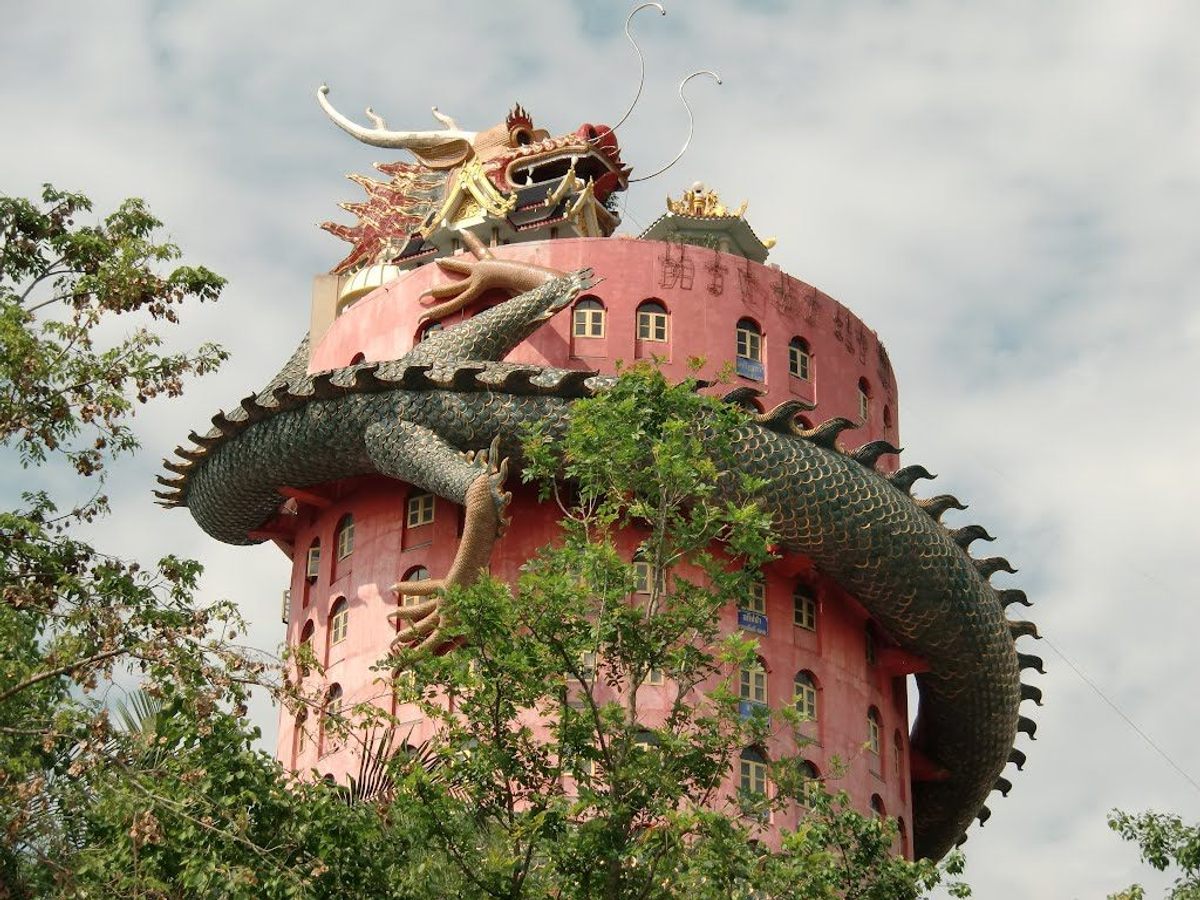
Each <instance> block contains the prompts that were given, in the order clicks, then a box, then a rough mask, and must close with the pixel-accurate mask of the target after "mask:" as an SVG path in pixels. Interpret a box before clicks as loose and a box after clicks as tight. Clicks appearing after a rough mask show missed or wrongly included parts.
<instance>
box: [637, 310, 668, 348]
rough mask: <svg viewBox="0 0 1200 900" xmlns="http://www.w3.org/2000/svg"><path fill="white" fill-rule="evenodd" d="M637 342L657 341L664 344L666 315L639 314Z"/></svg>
mask: <svg viewBox="0 0 1200 900" xmlns="http://www.w3.org/2000/svg"><path fill="white" fill-rule="evenodd" d="M638 340H639V341H658V342H660V343H665V342H666V340H667V317H666V314H665V313H656V312H639V313H638Z"/></svg>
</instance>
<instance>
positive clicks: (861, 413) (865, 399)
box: [858, 378, 871, 422]
mask: <svg viewBox="0 0 1200 900" xmlns="http://www.w3.org/2000/svg"><path fill="white" fill-rule="evenodd" d="M870 413H871V383H870V382H869V381H867V379H865V378H860V379H858V417H859V419H861V420H862V421H864V422H865V421H867V416H868V415H870Z"/></svg>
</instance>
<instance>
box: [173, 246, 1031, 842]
mask: <svg viewBox="0 0 1200 900" xmlns="http://www.w3.org/2000/svg"><path fill="white" fill-rule="evenodd" d="M486 262H488V261H486V260H485V261H481V263H480V264H477V265H482V264H483V263H486ZM459 265H460V266H461V263H460V264H459ZM459 271H462V269H461V268H460V269H459ZM587 284H588V279H587V276H586V274H584V273H576V274H574V275H570V276H564V277H560V278H550V277H548V276H547V278H546V279H545V280H544V283H543V284H542V285H541V286H539V287H535V288H532V289H529V290H525V291H524V292H522V293H520V294H518V296H516V297H514V298H513V299H511V300H508V301H506V302H504V303H502V304H500V305H498V306H496V307H494V308H492V309H490V310H488V311H486V312H484V313H481V314H479V315H477V316H475V317H474V318H472V319H470V320H468V321H466V322H464V323H462V324H460V325H458V326H455V327H454V328H451V329H447V330H445V331H443V332H440V333H438V334H437V335H436V336H434V337H432V338H431V339H430V340H428V341H425V342H423V343H421V344H419V345H417V346H416V347H415V348H414V349H413V350H412V351H411V352H410V353H408V354H406V355H405V356H404V357H402V358H400V359H398V360H394V361H389V362H382V363H374V364H367V365H356V366H350V367H347V368H345V369H339V370H336V371H334V372H326V373H321V374H318V375H308V374H307V373H306V372H305V362H306V360H307V356H308V353H307V346H306V344H302V345H301V347H300V348H299V350H298V351H297V352H296V354H295V355H294V356H293V358H292V360H291V361H290V362H289V363H288V364H287V365H286V366H285V367H284V369H283V371H282V372H281V373H280V374H279V375H278V376H277V377H276V378H275V379H273V380H272V382H271V383H270V384H268V385H267V387H266V388H265V389H264V391H263V392H262V393H261V394H259V395H252V396H251V397H249V398H247V399H246V400H244V401H243V402H242V404H241V407H240V408H239V409H236V410H234V411H233V412H232V413H231V414H229V415H225V414H218V415H217V416H215V417H214V425H215V426H216V427H215V428H214V430H213V431H212V432H210V433H209V434H208V435H207V436H203V437H201V436H198V435H193V439H194V440H195V441H196V442H197V443H198V444H199V449H189V450H182V449H181V450H180V451H179V453H180V455H181V456H182V457H183V458H184V460H185V462H184V463H182V464H180V463H168V468H169V469H170V470H171V471H173V472H175V473H177V474H178V475H179V476H180V477H178V478H160V481H162V483H164V484H166V485H167V486H168V487H169V488H171V490H169V491H166V492H160V494H159V496H160V497H161V498H162V499H163V500H164V501H165V503H166V505H171V506H177V505H186V506H187V507H188V508H189V509H190V510H191V512H192V514H193V515H194V516H195V518H196V520H197V521H198V522H199V523H200V525H201V526H202V527H203V528H204V529H205V531H207V532H208V533H209V534H210V535H212V536H213V537H216V538H217V539H219V540H222V541H225V542H228V543H234V544H247V543H254V542H255V538H254V537H253V536H252V533H253V532H254V531H255V530H256V529H258V528H260V527H262V525H263V523H265V522H266V521H267V520H269V519H270V518H271V517H272V516H273V515H275V514H276V513H277V512H278V510H279V507H280V504H281V502H282V498H281V495H280V494H279V492H278V490H279V488H281V487H296V488H303V487H305V486H308V485H315V484H320V483H322V482H328V481H331V480H335V479H341V478H347V477H351V476H356V475H363V474H369V473H380V474H384V475H389V476H392V477H396V478H400V479H402V480H406V481H410V482H412V483H414V484H417V485H419V486H420V487H422V488H423V489H425V490H428V491H431V492H433V493H436V494H438V495H440V496H443V497H446V498H447V499H450V500H453V501H455V502H459V503H465V502H467V497H468V494H469V492H470V490H471V486H472V485H475V484H480V485H488V486H489V495H490V497H491V499H492V501H493V503H494V505H495V509H496V515H497V517H498V521H501V522H502V521H503V511H504V507H505V505H506V503H507V495H505V494H504V493H503V490H502V481H503V471H504V469H503V466H501V467H500V469H499V471H498V470H497V466H496V463H497V461H498V460H499V458H500V457H507V458H510V459H511V460H512V463H513V464H514V465H516V466H518V467H519V466H520V463H521V447H520V444H519V436H520V435H521V433H522V431H523V429H524V427H525V426H527V425H528V424H529V423H531V422H535V421H537V422H541V423H543V427H544V428H545V430H546V432H547V433H548V434H549V435H551V436H552V437H553V436H554V435H556V434H561V433H562V432H563V431H564V430H565V428H566V426H567V423H568V420H569V416H570V411H571V404H572V403H573V402H574V401H575V400H576V399H578V398H580V397H585V396H590V395H592V394H594V393H595V392H596V391H599V390H603V388H604V386H605V385H606V384H607V383H608V382H609V379H607V378H604V377H600V376H592V373H588V372H579V371H570V370H562V369H550V368H541V367H536V366H526V365H515V364H511V363H505V362H501V361H500V360H501V359H502V358H503V356H504V355H506V354H507V353H508V351H509V350H511V348H512V347H514V346H516V344H517V343H519V342H520V341H521V340H523V339H524V338H525V337H527V336H528V335H529V334H530V333H532V332H533V331H534V330H535V329H536V328H537V327H538V326H539V325H540V324H541V323H542V322H544V321H545V320H546V319H548V318H549V317H550V316H551V315H553V314H554V313H555V312H557V311H558V310H560V309H562V308H564V307H565V306H567V305H568V304H569V303H570V301H571V300H572V299H573V298H574V297H575V296H576V294H577V293H578V292H579V291H580V290H581V289H583V288H585V287H586V286H587ZM260 398H261V399H260ZM843 424H844V423H843ZM841 427H842V426H840V425H838V424H836V421H835V423H831V424H830V427H826V428H817V429H814V430H813V431H801V430H799V429H798V428H797V427H796V426H795V425H794V424H793V422H792V419H791V416H790V415H786V416H785V415H772V414H771V413H767V414H762V415H759V416H757V417H756V419H755V421H754V422H751V423H748V424H746V425H744V426H742V427H740V428H739V429H738V430H737V432H736V433H735V434H734V435H733V446H734V448H735V455H736V459H737V461H738V462H737V465H738V468H739V470H740V471H742V472H744V473H746V474H750V475H753V476H756V477H757V478H761V479H763V480H765V481H766V483H767V486H766V487H765V489H764V490H763V491H762V492H761V493H760V494H758V495H756V499H757V500H758V502H759V503H760V504H762V505H763V506H764V508H765V509H766V510H767V511H768V512H769V513H770V514H771V516H772V519H773V523H774V528H775V531H776V534H777V535H778V538H779V540H780V542H781V543H782V544H784V545H785V546H786V547H787V548H788V549H790V550H793V551H795V552H798V553H802V554H804V555H806V556H808V557H809V558H810V559H811V560H812V561H813V562H814V564H815V565H816V566H817V567H818V568H820V569H821V571H823V572H824V573H825V574H827V575H829V576H830V577H832V578H833V579H834V580H836V581H837V582H838V583H839V584H840V585H841V586H842V587H843V588H844V589H846V590H847V591H849V592H850V593H851V594H852V595H853V596H854V597H855V598H856V599H857V600H858V601H859V602H860V603H861V604H862V606H863V607H864V608H865V609H866V610H867V611H868V612H869V613H870V614H871V615H872V616H873V617H874V618H875V620H876V621H877V622H878V623H879V624H880V625H881V626H882V627H883V628H884V629H885V630H886V631H887V632H888V634H890V635H891V636H892V637H893V638H894V639H895V640H896V641H897V642H898V644H899V645H900V646H901V647H902V648H903V649H904V650H906V651H908V652H911V653H913V654H917V655H919V656H920V657H922V658H923V659H924V660H925V661H927V662H928V665H929V670H928V671H926V672H923V673H922V674H919V675H918V676H917V682H918V686H919V690H920V696H921V702H920V707H919V715H918V719H917V723H916V726H915V728H914V731H913V735H912V739H911V744H912V747H913V748H914V749H915V750H918V751H919V752H920V753H921V754H922V755H923V756H924V757H926V758H927V759H928V760H929V761H930V762H931V763H932V764H933V765H934V766H935V767H936V769H937V771H936V774H935V776H934V777H933V778H932V779H930V780H921V781H917V782H915V783H914V785H913V807H914V839H915V850H916V853H917V855H919V856H927V857H931V858H934V859H936V858H939V857H940V856H942V855H944V854H945V853H946V852H947V851H948V850H949V849H950V847H951V846H952V845H953V844H954V843H955V842H956V841H957V840H958V839H960V837H961V836H962V835H963V834H964V832H965V830H966V828H967V826H968V825H969V824H970V822H971V820H972V819H973V818H974V817H976V816H979V817H980V818H981V819H984V818H986V817H987V815H988V813H987V810H986V807H984V806H983V803H984V800H985V798H986V796H987V794H988V792H989V791H991V790H992V789H993V788H994V787H998V786H999V787H1000V788H1001V789H1006V787H1007V781H1006V780H1005V779H1003V778H1001V774H1000V773H1001V770H1002V769H1003V768H1004V766H1005V765H1006V763H1007V762H1008V761H1009V760H1010V752H1011V753H1012V754H1013V756H1012V757H1011V758H1015V759H1016V760H1017V761H1018V762H1020V760H1021V759H1022V758H1023V757H1022V755H1021V754H1020V752H1019V751H1012V749H1011V748H1012V746H1013V740H1014V737H1015V735H1016V733H1017V731H1018V730H1021V731H1025V732H1027V733H1029V734H1030V735H1031V736H1032V731H1033V723H1032V722H1030V721H1029V720H1027V719H1025V718H1024V717H1022V716H1020V715H1019V704H1020V702H1021V701H1022V699H1030V698H1032V699H1037V691H1036V689H1035V688H1023V686H1022V685H1021V684H1020V680H1019V670H1020V668H1021V667H1022V666H1024V665H1026V664H1036V658H1033V657H1019V655H1018V653H1017V651H1016V648H1015V645H1014V635H1016V634H1036V632H1034V631H1033V629H1032V626H1027V623H1010V622H1009V621H1008V620H1007V619H1006V617H1005V614H1004V605H1005V599H1004V598H1003V597H1002V596H1001V594H1003V593H1019V592H998V591H996V590H994V589H993V588H992V586H991V585H990V584H989V583H988V580H987V577H986V576H987V575H988V574H990V572H992V571H995V570H996V569H998V568H1003V567H1006V565H1007V564H1004V563H1003V561H1002V560H974V559H973V558H972V557H971V556H970V555H969V554H968V553H967V552H966V550H965V549H964V547H965V545H966V544H968V543H969V542H970V541H969V540H965V541H964V540H963V539H962V536H963V534H962V533H963V532H968V533H969V534H970V535H971V536H972V537H980V536H986V534H985V533H982V530H976V531H975V532H971V531H970V529H960V530H959V532H952V531H949V530H947V529H946V528H945V527H943V526H942V525H941V524H940V523H939V521H938V518H937V515H938V514H940V513H939V509H938V508H932V507H940V509H944V508H945V506H947V505H951V504H949V503H944V504H936V503H933V504H930V503H927V504H925V505H924V506H922V505H919V503H918V502H917V501H914V499H913V498H912V497H911V496H910V495H909V493H908V490H907V486H908V484H910V483H911V480H912V478H911V477H893V478H892V479H889V478H888V477H887V476H885V475H883V474H881V473H879V472H877V471H875V470H874V469H873V468H872V467H871V466H870V465H869V464H868V463H867V461H866V459H865V458H862V457H860V458H855V456H854V455H851V454H848V453H845V452H843V451H841V450H839V449H837V447H836V446H835V439H836V436H837V432H838V431H839V430H841ZM489 445H490V446H491V450H490V457H489V456H488V454H486V453H481V454H479V455H478V456H476V455H475V453H474V451H478V450H480V449H481V448H486V447H489ZM884 452H886V451H884ZM878 455H879V454H877V453H876V454H873V455H871V460H872V461H873V459H874V457H876V456H878ZM860 459H861V460H862V461H860ZM911 471H912V470H911V469H910V470H902V473H904V472H908V473H910V474H911ZM914 477H915V476H914ZM481 479H482V480H481ZM737 481H738V479H736V478H730V479H725V480H724V483H727V484H729V485H734V484H736V482H737ZM730 490H731V491H732V490H733V488H730ZM950 499H952V498H950ZM468 509H469V510H470V507H468ZM499 533H502V528H501V529H499ZM463 542H464V544H465V543H467V538H466V537H464V541H463ZM490 549H491V545H490V544H488V545H487V546H486V547H485V552H484V554H483V555H482V556H481V557H480V558H482V559H483V560H484V561H486V554H487V553H490ZM1002 564H1003V565H1002ZM476 571H477V568H476ZM1022 599H1023V598H1022ZM1031 659H1032V660H1035V663H1027V662H1026V661H1027V660H1031Z"/></svg>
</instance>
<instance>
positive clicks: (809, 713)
mask: <svg viewBox="0 0 1200 900" xmlns="http://www.w3.org/2000/svg"><path fill="white" fill-rule="evenodd" d="M818 693H819V691H818V688H817V679H816V677H815V676H814V675H813V674H812V672H810V671H808V670H807V669H801V670H800V671H799V672H797V673H796V677H795V678H793V679H792V703H793V705H794V706H795V708H796V712H797V713H798V714H799V716H800V718H801V719H802V720H803V721H805V722H814V723H815V722H818V721H820V720H819V716H820V709H821V708H820V701H819V697H818Z"/></svg>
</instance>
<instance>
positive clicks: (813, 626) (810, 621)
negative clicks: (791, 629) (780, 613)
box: [792, 581, 817, 631]
mask: <svg viewBox="0 0 1200 900" xmlns="http://www.w3.org/2000/svg"><path fill="white" fill-rule="evenodd" d="M792 624H793V625H795V626H797V627H798V628H804V629H806V630H808V631H816V630H817V598H816V596H815V595H814V594H813V589H812V588H811V587H809V586H808V585H807V584H805V583H804V582H803V581H799V582H797V583H796V587H795V588H794V589H793V590H792Z"/></svg>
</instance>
